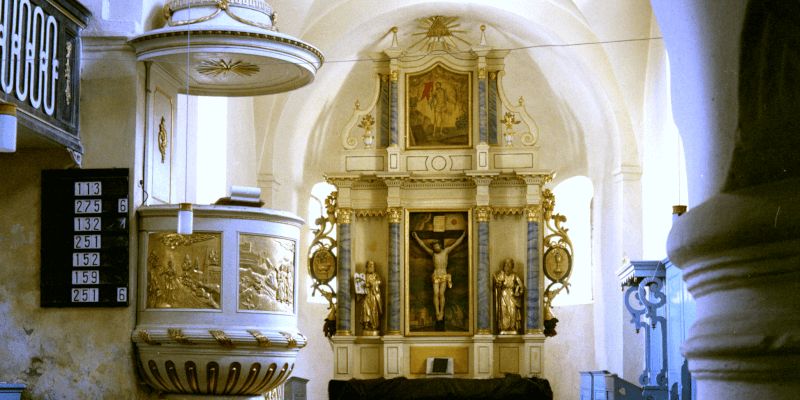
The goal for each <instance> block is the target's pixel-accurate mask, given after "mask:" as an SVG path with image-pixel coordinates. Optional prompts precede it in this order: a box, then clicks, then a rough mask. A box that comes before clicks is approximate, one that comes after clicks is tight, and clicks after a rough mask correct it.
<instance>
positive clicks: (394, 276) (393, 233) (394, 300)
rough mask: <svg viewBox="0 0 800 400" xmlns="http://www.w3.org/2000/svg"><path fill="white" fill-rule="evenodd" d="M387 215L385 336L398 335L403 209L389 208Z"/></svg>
mask: <svg viewBox="0 0 800 400" xmlns="http://www.w3.org/2000/svg"><path fill="white" fill-rule="evenodd" d="M388 215H389V269H388V270H389V278H388V281H389V283H388V286H389V287H388V292H389V293H387V299H388V303H389V304H388V305H387V307H386V309H387V310H388V311H389V318H388V322H387V327H386V334H387V335H399V334H400V314H401V313H400V221H401V219H402V215H403V209H402V208H400V207H390V208H389V210H388Z"/></svg>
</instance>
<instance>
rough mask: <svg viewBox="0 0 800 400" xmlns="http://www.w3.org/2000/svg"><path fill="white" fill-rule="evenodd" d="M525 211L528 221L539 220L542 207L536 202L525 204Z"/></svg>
mask: <svg viewBox="0 0 800 400" xmlns="http://www.w3.org/2000/svg"><path fill="white" fill-rule="evenodd" d="M525 212H526V213H527V214H528V222H539V219H540V218H541V214H542V207H541V206H540V205H538V204H536V205H532V206H525Z"/></svg>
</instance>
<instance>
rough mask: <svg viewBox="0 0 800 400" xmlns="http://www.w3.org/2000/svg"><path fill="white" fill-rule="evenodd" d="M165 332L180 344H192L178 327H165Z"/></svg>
mask: <svg viewBox="0 0 800 400" xmlns="http://www.w3.org/2000/svg"><path fill="white" fill-rule="evenodd" d="M167 333H169V336H170V337H171V338H173V339H175V341H176V342H178V343H180V344H186V345H191V344H194V343H193V342H192V341H191V340H189V339H187V338H186V336H184V334H183V331H182V330H180V329H178V328H169V329H167Z"/></svg>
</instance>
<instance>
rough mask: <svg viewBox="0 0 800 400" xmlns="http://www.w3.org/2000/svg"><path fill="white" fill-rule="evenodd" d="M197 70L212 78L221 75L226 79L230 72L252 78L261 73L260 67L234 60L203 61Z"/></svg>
mask: <svg viewBox="0 0 800 400" xmlns="http://www.w3.org/2000/svg"><path fill="white" fill-rule="evenodd" d="M196 69H197V72H199V73H201V74H203V75H205V76H210V77H217V76H220V75H222V76H223V77H226V76H228V72H233V73H235V74H237V75H239V76H251V75H253V74H255V73H256V72H258V71H260V69H259V68H258V65H253V64H248V63H245V62H242V61H233V60H228V61H225V60H217V61H203V62H202V63H200V65H198V66H197V68H196Z"/></svg>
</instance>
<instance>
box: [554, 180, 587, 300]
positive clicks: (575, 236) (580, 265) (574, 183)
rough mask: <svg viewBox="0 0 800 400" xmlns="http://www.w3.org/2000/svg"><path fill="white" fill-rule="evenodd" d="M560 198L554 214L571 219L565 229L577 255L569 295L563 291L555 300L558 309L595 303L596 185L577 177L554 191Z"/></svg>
mask: <svg viewBox="0 0 800 400" xmlns="http://www.w3.org/2000/svg"><path fill="white" fill-rule="evenodd" d="M553 194H554V195H555V197H556V206H555V209H554V210H553V213H554V214H561V215H564V216H566V217H567V222H565V223H563V224H562V226H563V227H565V228H567V229H569V233H568V235H569V238H570V240H571V241H572V246H573V250H574V253H575V254H573V256H572V277H571V278H570V280H569V282H570V283H571V286H570V288H569V294H567V292H566V291H562V292H561V293H559V294H558V296H556V298H555V300H553V305H554V306H564V305H572V304H586V303H591V302H592V300H593V297H592V254H591V253H592V247H591V235H590V232H591V228H592V227H591V203H592V197H593V195H594V187H593V185H592V181H591V180H589V178H587V177H585V176H575V177H572V178H569V179H567V180H565V181H564V182H561V183H560V184H558V186H556V187H555V189H553Z"/></svg>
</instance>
